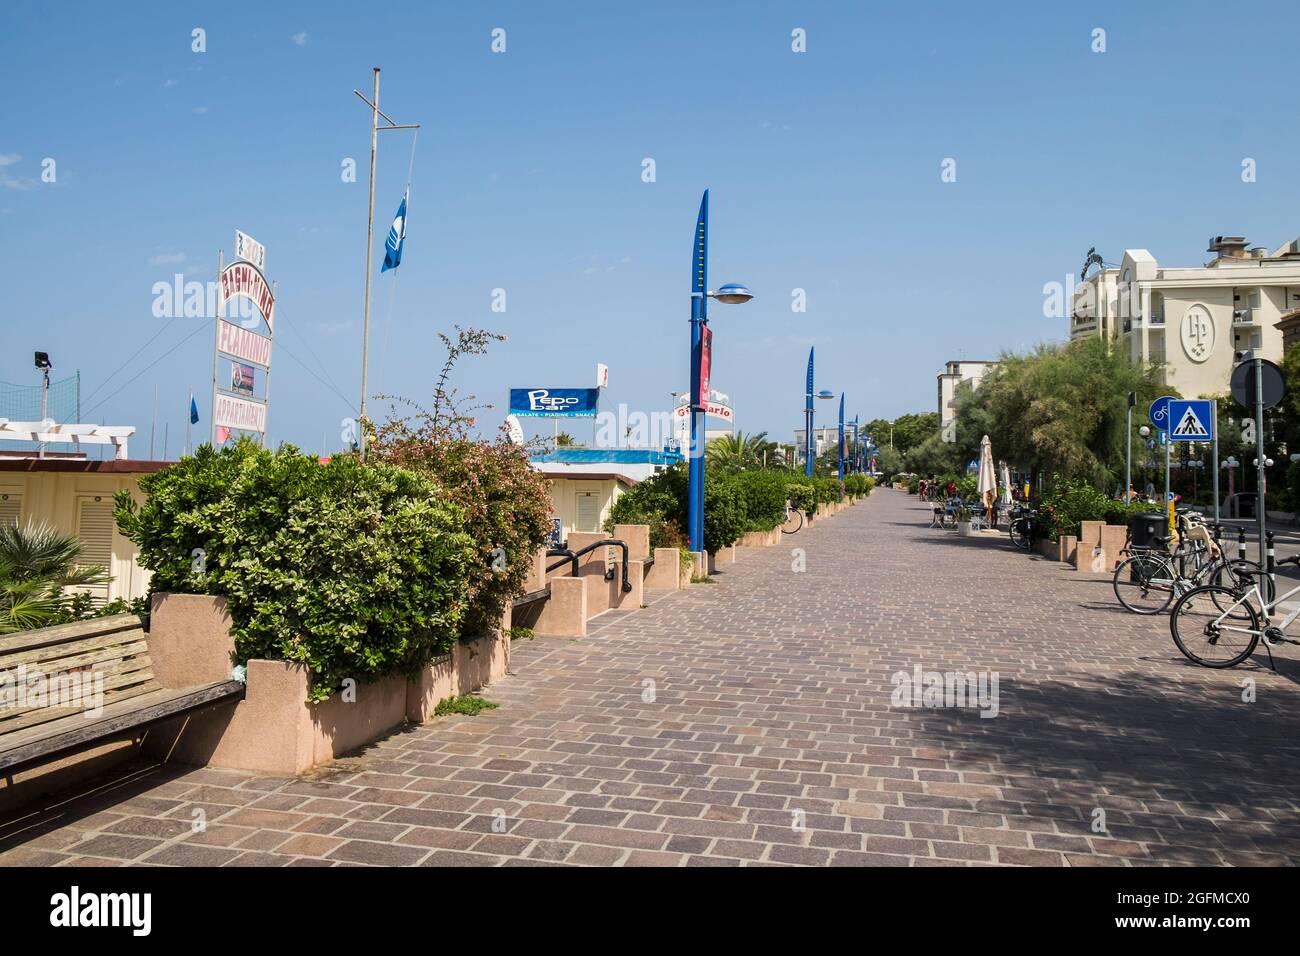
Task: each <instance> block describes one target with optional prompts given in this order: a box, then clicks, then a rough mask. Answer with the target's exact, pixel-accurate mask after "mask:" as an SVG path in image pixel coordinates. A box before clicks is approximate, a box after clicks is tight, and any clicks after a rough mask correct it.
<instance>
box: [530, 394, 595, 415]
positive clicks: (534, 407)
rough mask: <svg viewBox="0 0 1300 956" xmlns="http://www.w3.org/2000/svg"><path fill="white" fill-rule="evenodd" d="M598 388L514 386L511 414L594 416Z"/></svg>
mask: <svg viewBox="0 0 1300 956" xmlns="http://www.w3.org/2000/svg"><path fill="white" fill-rule="evenodd" d="M599 400H600V389H598V388H512V389H511V390H510V414H511V415H518V416H519V417H520V418H595V417H596V404H597V402H599Z"/></svg>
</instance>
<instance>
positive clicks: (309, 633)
mask: <svg viewBox="0 0 1300 956" xmlns="http://www.w3.org/2000/svg"><path fill="white" fill-rule="evenodd" d="M140 490H141V492H143V494H144V495H145V501H144V503H143V504H142V505H141V504H137V503H136V502H135V501H134V500H133V499H132V497H131V495H130V493H129V492H127V491H119V492H118V493H117V496H116V498H115V504H116V508H115V510H114V516H115V517H116V519H117V523H118V527H119V528H120V529H121V532H122V534H124V535H125V536H126V537H127V538H129V539H130V540H131V541H133V542H134V543H135V544H136V545H137V546H138V547H139V548H140V559H139V560H140V564H141V565H143V566H144V567H146V568H148V569H149V570H150V571H152V572H153V577H152V579H151V581H150V585H149V586H150V591H151V592H155V591H175V592H190V593H197V594H214V595H222V596H224V597H225V598H226V601H227V604H228V606H229V610H230V617H231V621H232V630H233V634H234V639H235V656H236V661H235V662H236V663H241V664H242V663H246V662H247V661H248V660H250V659H253V658H264V659H268V660H282V661H293V662H297V663H303V664H306V665H308V666H309V667H310V668H311V672H312V687H311V691H310V699H311V700H324V699H325V698H327V697H328V696H329V695H330V694H331V693H332V692H333V691H334V690H335V689H337V688H338V687H339V686H340V684H341V682H342V681H343V680H344V679H346V678H352V679H354V680H356V681H357V682H359V683H366V682H370V681H375V680H378V679H380V678H382V677H386V676H389V675H391V674H397V673H402V674H408V675H409V674H413V673H415V672H416V671H418V670H419V668H421V667H422V666H424V665H425V664H427V663H428V662H429V661H430V660H432V659H433V658H435V657H437V656H439V655H442V654H445V653H447V652H448V651H449V650H450V649H451V647H452V645H453V644H454V642H455V641H456V639H457V638H458V636H459V634H460V628H461V625H462V623H463V621H464V619H465V615H466V611H467V608H468V605H469V596H468V594H469V587H468V582H469V579H470V574H471V570H472V564H473V562H475V561H476V560H477V555H476V548H475V542H474V539H473V538H472V537H471V536H470V535H468V534H466V533H465V532H464V531H463V530H462V527H463V525H464V521H465V515H464V513H463V510H462V509H461V508H460V507H459V506H458V505H456V504H454V503H451V502H449V501H447V500H446V497H447V496H446V494H445V493H444V490H443V489H442V488H441V487H440V486H439V485H438V484H436V483H435V482H434V481H432V480H431V479H429V478H427V477H424V476H422V475H417V474H414V473H412V472H409V471H406V470H404V469H401V468H396V467H393V466H391V465H382V464H371V465H364V466H363V465H362V464H361V463H360V462H359V461H358V460H357V458H356V457H354V456H350V455H344V456H338V457H335V458H333V459H332V460H331V461H330V462H329V463H328V464H321V463H320V462H319V461H318V460H317V459H316V458H315V457H314V456H309V455H303V454H300V453H299V452H298V450H297V449H296V448H294V447H293V446H291V445H283V446H281V448H280V449H279V450H277V451H270V450H267V449H265V448H261V447H260V446H258V445H257V443H256V442H253V441H251V440H249V439H242V440H240V441H239V442H238V443H236V444H235V445H234V447H230V448H223V449H221V450H220V451H214V450H213V449H212V447H211V446H210V445H202V446H200V447H199V449H198V451H197V452H195V454H194V455H193V456H191V457H187V458H182V459H181V460H180V461H179V462H177V463H176V464H174V465H172V466H171V467H169V468H167V469H166V470H164V471H160V472H156V473H154V474H151V475H145V476H143V477H142V478H141V479H140Z"/></svg>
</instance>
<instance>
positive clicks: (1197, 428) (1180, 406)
mask: <svg viewBox="0 0 1300 956" xmlns="http://www.w3.org/2000/svg"><path fill="white" fill-rule="evenodd" d="M1168 414H1169V423H1170V424H1169V440H1170V441H1211V440H1212V439H1213V438H1214V403H1213V402H1211V401H1210V400H1209V399H1201V398H1197V399H1177V398H1176V399H1174V400H1173V401H1172V402H1170V403H1169V409H1168Z"/></svg>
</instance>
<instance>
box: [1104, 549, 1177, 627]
mask: <svg viewBox="0 0 1300 956" xmlns="http://www.w3.org/2000/svg"><path fill="white" fill-rule="evenodd" d="M1177 581H1178V577H1177V575H1176V574H1175V573H1174V569H1173V566H1172V565H1171V564H1170V562H1169V559H1168V558H1166V557H1164V556H1163V555H1158V554H1135V555H1133V557H1131V558H1125V559H1124V560H1123V561H1121V562H1120V564H1119V567H1117V568H1116V569H1115V578H1114V587H1115V597H1117V598H1119V603H1120V604H1122V605H1124V606H1125V607H1126V608H1128V609H1129V610H1130V611H1132V612H1133V613H1134V614H1159V613H1160V612H1161V611H1163V610H1164V609H1165V608H1167V607H1168V606H1169V602H1170V601H1172V600H1173V599H1174V588H1175V587H1176V586H1177Z"/></svg>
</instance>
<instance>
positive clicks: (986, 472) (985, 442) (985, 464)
mask: <svg viewBox="0 0 1300 956" xmlns="http://www.w3.org/2000/svg"><path fill="white" fill-rule="evenodd" d="M978 491H979V494H980V498H981V499H983V501H984V508H985V510H986V512H987V513H988V514H992V513H993V496H994V495H996V494H997V493H998V477H997V473H996V472H995V471H994V470H993V443H992V442H990V441H989V436H988V435H985V436H984V437H983V438H982V439H981V440H980V482H979V487H978Z"/></svg>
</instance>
